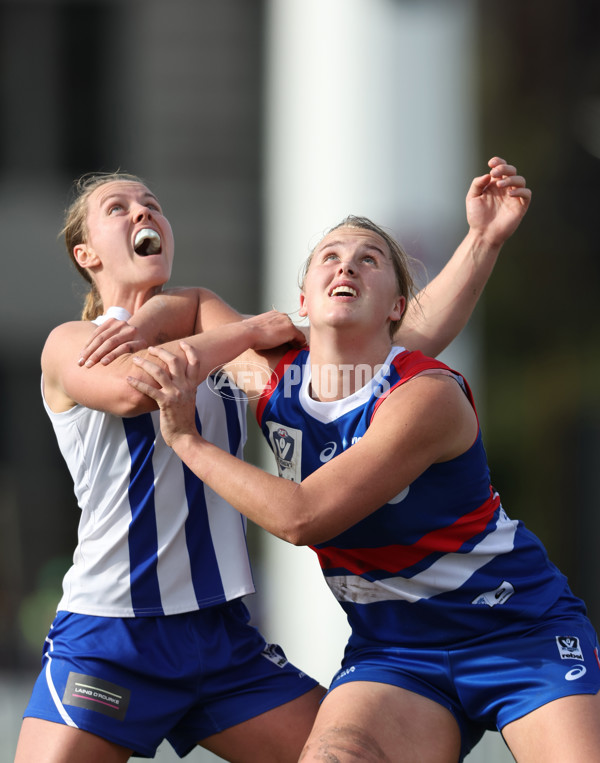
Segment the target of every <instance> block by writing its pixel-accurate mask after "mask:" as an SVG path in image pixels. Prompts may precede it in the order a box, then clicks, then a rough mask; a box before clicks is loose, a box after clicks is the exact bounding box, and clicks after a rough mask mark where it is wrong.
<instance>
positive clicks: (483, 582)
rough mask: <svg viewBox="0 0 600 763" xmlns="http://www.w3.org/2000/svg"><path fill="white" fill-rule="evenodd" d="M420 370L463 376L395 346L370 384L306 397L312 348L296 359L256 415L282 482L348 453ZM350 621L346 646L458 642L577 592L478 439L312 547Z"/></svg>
mask: <svg viewBox="0 0 600 763" xmlns="http://www.w3.org/2000/svg"><path fill="white" fill-rule="evenodd" d="M424 373H442V374H447V375H450V376H452V377H453V378H454V379H455V380H456V381H457V383H458V384H459V385H460V386H461V388H462V389H463V391H464V393H465V394H466V395H467V397H468V399H469V401H470V402H471V404H472V405H473V407H475V406H474V403H473V398H472V395H471V392H470V390H469V387H468V385H467V383H466V381H465V379H464V378H463V377H462V375H461V374H459V373H457V372H455V371H453V370H452V369H450V368H448V366H446V365H445V364H443V363H441V362H440V361H437V360H434V359H432V358H428V357H426V356H424V355H423V354H422V353H420V352H410V351H407V350H405V349H404V348H402V347H393V348H392V350H391V352H390V353H389V355H388V357H387V359H386V361H385V363H384V364H383V365H382V367H381V369H379V371H378V372H377V373H376V374H375V376H374V377H373V378H372V379H371V380H370V381H368V382H367V383H366V384H365V386H363V387H362V388H361V389H359V390H358V391H357V392H355V393H354V394H352V395H350V396H348V397H345V398H343V399H341V400H336V401H334V402H320V401H316V400H313V399H312V398H311V397H310V394H309V390H310V380H311V368H310V361H309V352H308V350H306V349H304V350H300V351H295V350H294V351H290V352H289V353H287V354H286V356H285V357H284V358H283V359H282V361H281V363H280V364H279V365H278V367H277V368H276V369H275V372H274V374H273V376H272V378H271V381H270V384H269V385H268V387H267V390H266V391H265V393H264V395H263V397H262V399H261V401H260V405H259V407H258V410H257V418H258V422H259V424H260V426H261V428H262V431H263V434H264V435H265V437H266V438H267V440H268V442H269V444H270V446H271V448H272V450H273V452H274V454H275V458H276V460H277V465H278V470H279V474H280V476H282V477H285V478H287V479H291V480H294V481H296V482H299V481H301V480H303V479H305V478H306V477H307V476H308V475H309V474H311V473H312V472H313V471H315V470H316V469H318V468H319V467H320V466H321V465H322V464H324V463H325V462H327V461H329V460H330V459H331V458H335V457H336V456H337V455H339V454H340V453H342V452H343V451H344V450H346V449H347V448H351V447H352V446H353V445H354V444H355V443H356V442H358V441H359V440H360V438H361V437H362V436H363V435H364V434H365V432H366V430H367V428H368V427H369V425H370V424H371V422H372V420H373V417H374V416H375V415H385V401H386V399H387V397H388V396H389V395H390V394H393V392H394V390H395V389H397V388H398V387H399V386H400V385H402V384H404V383H406V382H407V381H409V380H410V379H413V378H415V377H416V376H418V375H420V374H424ZM313 550H314V551H315V552H316V553H317V555H318V558H319V562H320V564H321V568H322V571H323V574H324V576H325V580H326V581H327V583H328V585H329V586H330V588H331V590H332V592H333V594H334V596H335V597H336V599H337V600H338V601H339V603H340V604H341V606H342V607H343V608H344V610H345V611H346V613H347V615H348V620H349V623H350V626H351V629H352V635H351V638H350V644H351V645H353V646H357V647H358V646H361V644H366V643H369V644H372V643H373V642H374V641H375V642H378V643H382V644H390V645H397V646H414V645H415V644H418V645H419V646H421V647H433V648H435V647H441V646H444V647H446V648H448V647H450V646H460V645H468V644H473V643H477V642H478V641H480V640H485V638H486V637H489V635H490V634H492V633H494V634H496V635H498V633H499V632H504V633H506V634H509V633H511V632H515V631H519V630H521V629H522V628H523V623H524V621H527V622H530V623H532V624H534V623H535V621H536V620H537V619H538V618H540V617H542V616H543V614H544V613H545V612H547V611H548V610H549V609H550V608H551V607H552V606H553V605H554V604H555V602H557V601H558V600H559V598H561V597H562V599H561V600H562V602H563V603H564V601H565V598H564V597H565V596H566V597H567V599H570V598H572V600H573V603H575V605H576V609H577V611H580V610H581V606H582V603H581V601H580V600H579V599H576V598H575V597H573V595H572V594H571V593H570V592H569V589H568V586H567V581H566V578H565V576H564V575H562V573H561V572H560V571H559V570H558V569H557V568H556V567H555V566H554V565H553V564H552V563H551V562H550V561H549V559H548V556H547V553H546V551H545V549H544V546H543V545H542V543H541V542H540V541H539V539H538V538H536V536H535V535H533V534H532V533H531V532H530V531H529V530H528V529H526V527H525V526H524V525H523V523H522V522H519V521H515V520H512V519H510V518H509V517H508V516H507V514H506V513H505V511H504V509H503V508H502V505H501V503H500V497H499V495H498V493H497V492H496V491H495V490H494V488H493V487H492V485H491V482H490V474H489V468H488V465H487V458H486V454H485V450H484V446H483V442H482V437H481V431H480V430H479V431H478V434H477V438H476V440H475V442H474V443H473V445H472V446H471V447H470V448H469V449H468V450H467V451H466V452H465V453H463V454H462V455H461V456H459V457H458V458H454V459H452V460H450V461H447V462H444V463H438V464H433V465H432V466H431V467H429V468H428V469H427V470H426V471H425V472H424V473H423V474H422V475H421V476H420V477H418V478H417V479H416V480H415V481H414V482H413V483H412V484H410V485H409V486H408V487H407V488H406V489H405V490H403V491H402V492H401V493H400V494H399V495H397V496H395V497H394V498H393V499H392V500H390V501H389V502H388V503H387V504H385V505H384V506H381V507H380V508H379V509H378V510H377V511H375V512H374V513H373V514H371V515H370V516H368V517H366V518H365V519H363V520H362V521H360V522H359V523H357V524H356V525H354V526H353V527H351V528H350V529H348V530H346V531H345V532H342V533H340V534H339V535H338V536H337V537H335V538H332V539H331V540H329V541H327V542H325V543H321V544H319V545H317V546H314V547H313Z"/></svg>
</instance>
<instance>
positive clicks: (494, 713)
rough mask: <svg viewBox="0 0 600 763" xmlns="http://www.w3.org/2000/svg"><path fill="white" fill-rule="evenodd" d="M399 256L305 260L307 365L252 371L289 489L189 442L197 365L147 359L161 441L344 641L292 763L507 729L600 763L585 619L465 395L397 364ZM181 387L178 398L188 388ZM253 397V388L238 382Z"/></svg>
mask: <svg viewBox="0 0 600 763" xmlns="http://www.w3.org/2000/svg"><path fill="white" fill-rule="evenodd" d="M411 291H412V287H411V278H410V272H409V269H408V266H407V261H406V257H405V255H404V253H403V251H402V250H401V248H400V247H399V246H398V244H397V243H396V242H395V241H394V240H393V239H392V238H391V237H390V236H389V235H388V234H387V233H386V232H385V231H383V230H382V229H381V228H379V227H378V226H376V225H374V224H373V223H372V222H371V221H369V220H367V219H364V218H356V217H350V218H347V219H346V220H344V221H343V222H342V223H341V224H340V225H338V226H336V227H335V228H333V229H332V230H331V231H330V232H329V233H328V234H327V235H326V236H325V237H324V238H323V239H322V241H321V242H320V243H319V244H318V245H317V246H316V248H315V249H314V250H313V252H312V255H311V257H310V258H309V262H308V264H307V267H306V272H305V277H304V281H303V284H302V292H301V296H300V304H301V314H303V315H306V316H308V318H309V320H310V349H309V348H304V349H300V350H298V349H294V350H290V351H282V350H270V351H266V352H259V353H255V352H248V353H245V354H244V355H243V356H242V358H241V359H238V360H237V361H236V362H235V363H234V364H232V365H231V366H230V369H231V372H232V373H235V371H236V369H237V368H239V367H240V363H242V362H243V361H250V362H253V363H256V362H263V363H265V364H267V365H268V366H269V367H270V369H271V371H272V377H271V380H270V381H269V383H268V384H267V385H266V387H264V388H263V389H252V388H250V387H248V389H247V391H248V393H249V395H250V397H251V398H255V400H256V402H255V403H254V408H255V412H256V415H257V419H258V422H259V424H260V426H261V427H262V430H263V433H264V435H265V437H266V438H267V440H268V442H269V443H270V445H271V447H272V449H273V451H274V454H275V456H276V460H277V463H278V467H279V474H280V477H275V476H272V475H270V474H267V473H266V472H263V471H262V470H260V469H258V468H256V467H253V466H251V465H249V464H246V463H243V462H242V461H240V460H239V459H236V458H235V457H234V456H232V455H231V454H229V453H227V452H225V451H224V450H222V449H220V448H218V447H216V446H215V445H213V444H211V443H208V442H207V441H206V440H205V439H204V438H203V437H202V436H201V433H200V432H198V430H197V428H196V427H195V426H194V421H193V417H192V416H191V410H192V408H191V402H190V401H191V400H192V399H193V391H194V381H193V379H194V376H195V373H196V368H197V364H198V362H199V361H198V355H197V353H196V351H195V350H194V349H193V348H192V347H190V346H189V345H188V344H186V343H183V344H182V349H183V350H184V351H185V358H182V357H181V355H180V354H179V355H174V354H172V353H169V352H167V351H165V350H163V349H157V350H153V351H152V354H153V355H155V357H156V358H157V359H159V360H160V361H161V362H160V363H159V364H157V363H153V362H152V361H151V360H148V359H141V358H140V359H138V360H137V361H136V364H137V365H138V366H139V367H140V369H144V370H145V371H146V372H148V373H149V374H151V375H152V377H153V379H154V380H155V382H156V383H157V384H158V385H159V387H160V388H157V387H156V386H151V385H149V384H148V383H147V382H145V381H143V380H141V379H140V378H137V377H138V375H136V376H135V377H133V378H131V379H130V380H129V381H130V384H132V386H133V387H134V388H135V389H137V390H139V391H142V392H145V393H146V394H148V395H149V396H150V397H151V398H152V399H153V400H155V401H156V402H157V403H158V404H159V405H160V407H161V429H162V431H163V435H164V437H165V440H166V441H167V442H168V443H169V444H170V445H171V447H172V448H173V449H174V450H175V452H176V453H177V454H178V455H179V456H180V457H181V459H182V460H183V461H184V462H185V463H186V464H187V465H188V466H189V467H190V469H192V471H194V473H195V474H197V475H198V476H199V477H200V479H202V480H203V481H204V482H205V484H208V485H210V486H211V487H212V488H213V489H214V490H216V491H217V492H219V493H220V494H221V495H222V496H223V498H224V499H225V500H227V501H228V502H230V503H231V504H232V505H233V506H235V507H236V508H237V509H239V510H240V511H241V512H242V513H244V514H245V515H246V516H247V517H249V518H251V519H252V520H253V521H255V522H257V523H258V524H260V525H262V526H263V527H265V528H266V529H267V530H269V531H270V532H272V533H274V534H275V535H277V536H278V537H280V538H283V539H285V540H287V541H289V542H291V543H293V544H296V545H310V546H311V547H312V548H313V549H314V550H315V552H316V554H317V556H318V559H319V563H320V566H321V569H322V571H323V574H324V576H325V580H326V582H327V583H328V585H329V586H330V588H331V590H332V592H333V594H334V596H335V597H336V599H337V600H338V602H339V603H340V605H341V606H342V607H343V609H344V610H345V612H346V614H347V616H348V620H349V623H350V625H351V636H350V639H349V642H348V645H347V648H346V651H345V655H344V659H343V663H342V666H341V668H340V670H339V672H338V673H337V674H336V676H335V677H334V678H333V681H332V683H331V686H330V688H329V692H328V694H327V696H326V698H325V699H324V701H323V702H322V704H321V707H320V710H319V713H318V716H317V720H316V722H315V725H314V727H313V730H312V732H311V735H310V737H309V739H308V741H307V743H306V746H305V748H304V751H303V753H302V755H301V760H302V761H304V762H307V761H323V760H336V761H338V762H339V763H350V761H355V760H357V759H358V760H363V761H369V762H371V761H372V762H373V763H375V761H390V762H391V763H394V762H395V761H399V760H407V761H416V760H419V761H424V762H425V763H442V762H443V763H455V762H456V761H459V760H462V759H463V757H464V756H465V755H466V754H467V753H468V752H469V750H470V749H471V748H472V747H473V745H474V744H476V742H477V741H478V739H479V738H480V737H481V735H482V734H483V732H484V730H486V729H496V728H497V729H499V730H500V731H501V732H502V735H503V737H504V739H505V741H506V743H507V744H508V746H509V748H510V750H511V752H512V753H513V755H514V757H515V759H516V760H517V761H519V763H530V762H531V763H533V762H534V761H535V762H537V761H540V762H541V761H544V763H548V762H550V763H554V762H555V763H579V761H583V760H585V761H588V760H589V761H591V760H600V695H599V694H598V691H599V689H600V660H599V654H598V639H597V636H596V633H595V631H594V628H593V626H592V625H591V623H590V621H589V619H588V618H587V616H586V610H585V606H584V604H583V602H582V601H581V600H580V599H578V598H577V597H576V596H574V595H573V594H572V592H571V591H570V590H569V586H568V584H567V580H566V578H565V577H564V575H562V574H561V572H560V571H559V570H558V569H557V568H556V567H555V566H554V565H553V564H552V563H551V562H550V561H549V560H548V557H547V554H546V551H545V549H544V547H543V545H542V544H541V542H540V541H539V539H538V538H537V537H536V536H535V535H533V533H531V532H530V531H529V530H528V529H526V528H525V527H524V525H523V524H522V523H521V522H519V521H517V520H514V519H512V518H510V517H509V516H508V514H507V513H506V512H505V510H504V508H503V506H502V504H501V501H500V496H499V495H498V493H497V492H496V491H495V490H494V488H493V487H492V484H491V482H490V475H489V469H488V465H487V461H486V456H485V451H484V447H483V442H482V435H481V431H480V427H479V423H478V419H477V415H476V411H475V405H474V401H473V398H472V395H471V392H470V390H469V387H468V384H467V382H466V380H465V379H464V377H463V376H462V375H461V374H460V373H458V372H457V371H454V370H452V369H450V368H448V367H447V366H446V365H444V364H443V363H441V362H439V361H436V360H434V359H432V358H429V357H427V356H425V355H423V354H421V353H420V352H414V351H409V350H406V349H404V348H403V347H397V346H393V345H392V336H393V335H394V333H395V329H394V326H395V325H397V322H398V321H401V319H402V315H403V314H404V312H405V308H406V303H407V300H408V299H409V297H410V296H411ZM190 376H191V378H192V382H191V383H190V382H189V381H188V377H190ZM239 378H240V380H242V381H247V382H249V381H250V379H249V375H245V376H244V375H240V377H239Z"/></svg>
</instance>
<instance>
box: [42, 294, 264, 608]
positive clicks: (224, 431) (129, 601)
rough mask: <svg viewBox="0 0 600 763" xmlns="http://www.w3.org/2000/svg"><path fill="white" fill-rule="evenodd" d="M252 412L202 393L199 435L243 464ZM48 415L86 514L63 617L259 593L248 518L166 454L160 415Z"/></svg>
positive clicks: (205, 388)
mask: <svg viewBox="0 0 600 763" xmlns="http://www.w3.org/2000/svg"><path fill="white" fill-rule="evenodd" d="M119 309H120V308H111V310H113V311H115V310H119ZM107 312H108V311H107ZM126 316H128V314H126ZM103 317H104V316H102V317H101V318H100V319H99V320H97V321H95V322H98V323H100V322H102V318H103ZM115 317H121V316H120V314H117V315H115ZM42 398H43V380H42ZM246 405H247V399H246V397H245V395H244V394H243V393H242V392H241V391H239V390H237V389H236V388H234V387H227V389H225V388H223V386H222V385H221V394H219V393H218V392H217V390H216V388H215V385H211V384H210V380H209V381H207V382H204V383H203V384H201V385H200V386H199V387H198V392H197V395H196V423H197V426H198V428H199V430H200V431H201V433H202V435H203V436H204V437H206V438H207V439H208V440H210V441H211V442H213V443H215V444H216V445H218V446H219V447H221V448H223V449H224V450H227V451H228V452H230V453H232V454H233V455H235V456H238V457H239V458H242V455H243V447H244V444H245V441H246V434H247V430H246ZM44 407H45V408H46V412H47V413H48V416H49V417H50V421H51V422H52V426H53V427H54V431H55V434H56V437H57V440H58V445H59V447H60V450H61V453H62V455H63V457H64V459H65V461H66V463H67V466H68V468H69V471H70V473H71V477H72V478H73V484H74V490H75V495H76V498H77V502H78V504H79V507H80V509H81V518H80V522H79V529H78V543H77V548H76V549H75V553H74V556H73V565H72V566H71V568H70V569H69V570H68V571H67V573H66V575H65V577H64V580H63V596H62V598H61V600H60V602H59V605H58V610H59V611H63V610H64V611H68V612H76V613H79V614H84V615H99V616H104V617H140V616H148V617H158V616H161V615H173V614H180V613H183V612H192V611H194V610H197V609H202V608H205V607H210V606H213V605H217V604H222V603H223V602H225V601H229V600H231V599H236V598H238V597H240V596H244V595H246V594H248V593H253V592H254V583H253V580H252V573H251V569H250V562H249V558H248V550H247V545H246V532H245V530H246V523H245V519H244V518H243V517H242V516H241V515H240V514H239V513H238V512H237V511H235V509H233V508H232V507H231V506H230V505H229V504H228V503H226V502H225V501H224V500H223V499H222V498H221V497H220V496H218V495H217V494H216V493H215V492H214V491H212V490H210V489H209V488H208V487H207V486H206V485H204V483H203V482H201V481H200V480H199V479H198V478H197V477H196V476H195V475H194V474H193V473H192V472H191V471H190V470H189V469H188V468H187V467H186V466H185V465H184V464H183V463H182V462H181V460H180V459H179V458H178V457H177V456H176V455H175V453H174V452H173V451H172V450H171V448H169V447H168V446H167V445H166V443H165V441H164V439H163V438H162V435H161V432H160V423H159V418H160V417H159V412H158V411H155V412H153V413H147V414H142V415H140V416H134V417H132V418H120V417H118V416H113V415H111V414H108V413H104V412H102V411H96V410H91V409H90V408H86V407H84V406H82V405H76V406H74V407H73V408H71V409H70V410H68V411H65V412H64V413H54V412H53V411H52V410H50V408H49V407H48V405H47V404H46V401H45V400H44ZM98 443H102V447H99V445H98ZM92 475H93V478H92Z"/></svg>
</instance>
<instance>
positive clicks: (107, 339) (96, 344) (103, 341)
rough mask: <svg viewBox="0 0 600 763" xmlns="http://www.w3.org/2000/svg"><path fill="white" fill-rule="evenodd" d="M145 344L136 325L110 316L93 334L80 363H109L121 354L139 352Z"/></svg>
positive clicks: (88, 364)
mask: <svg viewBox="0 0 600 763" xmlns="http://www.w3.org/2000/svg"><path fill="white" fill-rule="evenodd" d="M145 346H146V344H145V342H144V341H143V339H142V338H141V337H140V334H139V332H138V330H137V329H136V328H135V327H133V326H130V325H129V324H128V323H127V322H126V321H120V320H117V319H116V318H109V319H108V320H106V321H105V322H104V323H103V324H102V325H101V326H98V328H97V329H96V330H95V331H94V332H93V333H92V334H91V336H90V338H89V340H88V342H87V344H86V345H85V347H84V348H83V350H82V351H81V353H80V356H79V360H78V363H79V365H80V366H86V367H87V368H90V367H91V366H93V365H95V364H96V363H98V362H102V363H103V364H104V365H107V364H108V363H110V362H111V361H113V360H115V358H118V357H119V356H120V355H125V354H126V353H130V352H131V353H133V352H137V351H138V350H141V349H143V348H144V347H145Z"/></svg>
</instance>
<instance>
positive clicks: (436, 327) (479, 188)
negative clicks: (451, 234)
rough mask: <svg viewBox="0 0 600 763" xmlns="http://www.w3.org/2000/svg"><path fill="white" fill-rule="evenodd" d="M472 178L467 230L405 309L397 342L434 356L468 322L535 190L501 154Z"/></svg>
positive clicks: (467, 205) (395, 338)
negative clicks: (437, 270) (433, 275)
mask: <svg viewBox="0 0 600 763" xmlns="http://www.w3.org/2000/svg"><path fill="white" fill-rule="evenodd" d="M488 165H489V167H490V171H489V172H488V173H486V174H485V175H482V176H481V177H476V178H474V180H473V182H472V183H471V187H470V188H469V192H468V193H467V198H466V209H467V222H468V224H469V231H468V233H467V235H466V236H465V238H464V239H463V241H462V242H461V244H460V245H459V246H458V248H457V249H456V251H455V252H454V254H453V255H452V257H451V259H450V260H449V261H448V263H447V264H446V266H445V267H444V268H443V270H442V271H441V272H440V273H439V274H438V275H437V276H436V277H435V278H434V279H433V280H432V281H431V282H430V283H429V284H428V285H427V286H426V287H425V288H424V289H423V290H422V291H421V292H420V293H419V296H418V299H417V300H413V301H412V303H411V304H409V307H408V309H407V313H406V317H405V318H404V321H403V323H402V325H401V327H400V329H399V331H398V332H397V334H396V336H395V337H394V341H395V342H396V344H401V345H404V346H405V347H408V348H409V349H411V350H413V349H419V350H421V351H422V352H424V353H425V354H426V355H430V356H432V357H435V356H436V355H437V354H438V353H440V352H441V351H442V350H443V349H445V347H447V346H448V345H449V344H450V342H451V341H452V340H453V339H454V338H455V337H456V336H458V334H459V333H460V332H461V331H462V329H463V328H464V327H465V325H466V324H467V322H468V320H469V318H470V317H471V314H472V312H473V309H474V308H475V305H476V304H477V301H478V299H479V297H480V296H481V293H482V291H483V287H484V286H485V284H486V283H487V280H488V278H489V277H490V275H491V273H492V270H493V269H494V265H495V264H496V260H497V258H498V254H499V253H500V249H501V248H502V245H503V244H504V243H505V241H506V240H507V239H508V238H510V236H511V235H512V234H513V233H514V232H515V230H516V229H517V228H518V226H519V224H520V222H521V220H522V219H523V217H524V216H525V213H526V212H527V209H528V208H529V204H530V201H531V190H530V189H529V188H527V186H526V182H525V178H523V177H522V176H521V175H518V174H517V170H516V168H515V167H514V166H512V165H510V164H507V163H506V162H505V161H504V160H503V159H501V158H500V157H497V156H495V157H493V158H492V159H490V161H489V162H488Z"/></svg>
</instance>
